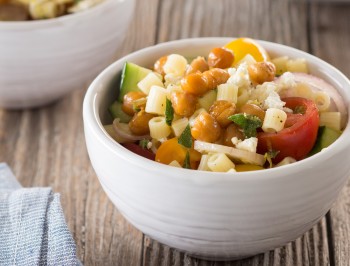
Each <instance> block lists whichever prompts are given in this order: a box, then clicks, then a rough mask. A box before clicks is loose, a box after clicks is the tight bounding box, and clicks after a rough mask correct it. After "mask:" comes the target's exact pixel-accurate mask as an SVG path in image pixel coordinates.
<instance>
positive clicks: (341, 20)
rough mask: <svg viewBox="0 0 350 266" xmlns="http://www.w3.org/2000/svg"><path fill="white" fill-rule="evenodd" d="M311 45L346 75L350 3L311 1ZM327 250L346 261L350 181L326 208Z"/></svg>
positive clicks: (348, 257)
mask: <svg viewBox="0 0 350 266" xmlns="http://www.w3.org/2000/svg"><path fill="white" fill-rule="evenodd" d="M311 17H312V20H311V32H312V33H313V34H312V38H311V44H312V48H313V52H314V54H315V55H317V56H319V57H320V58H322V59H324V60H325V61H327V62H329V63H330V64H332V65H334V66H335V67H337V68H338V69H339V70H340V71H342V72H343V73H344V74H345V75H346V76H347V77H350V65H349V62H350V50H349V47H350V20H349V18H350V5H349V4H348V3H347V4H346V3H345V4H340V3H338V4H336V5H335V4H329V3H328V4H327V3H323V4H312V6H311ZM329 218H330V219H329V220H330V225H329V226H330V228H331V232H330V233H332V234H331V238H332V240H333V241H332V245H331V253H333V254H332V257H333V260H334V264H335V265H349V263H350V181H349V182H348V183H347V184H346V187H345V188H344V189H343V190H342V193H341V194H340V196H339V197H338V200H337V201H336V203H335V204H334V206H333V208H332V209H331V211H330V217H329Z"/></svg>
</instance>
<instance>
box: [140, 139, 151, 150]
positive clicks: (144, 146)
mask: <svg viewBox="0 0 350 266" xmlns="http://www.w3.org/2000/svg"><path fill="white" fill-rule="evenodd" d="M149 142H150V141H149V140H148V139H141V140H140V142H139V146H140V147H141V148H142V149H144V150H148V147H147V146H148V143H149Z"/></svg>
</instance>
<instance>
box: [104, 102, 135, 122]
mask: <svg viewBox="0 0 350 266" xmlns="http://www.w3.org/2000/svg"><path fill="white" fill-rule="evenodd" d="M108 110H109V112H110V114H111V115H112V117H113V119H114V118H119V119H120V122H122V123H129V121H130V120H131V118H132V117H131V116H129V115H127V114H126V113H124V112H123V110H122V103H120V102H118V101H115V102H114V103H112V104H111V105H110V106H109V108H108Z"/></svg>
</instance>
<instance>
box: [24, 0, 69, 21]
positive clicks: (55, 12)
mask: <svg viewBox="0 0 350 266" xmlns="http://www.w3.org/2000/svg"><path fill="white" fill-rule="evenodd" d="M61 9H62V8H60V5H58V4H57V3H55V2H53V1H39V0H35V1H31V2H30V3H29V13H30V15H31V17H32V18H33V19H44V18H55V17H58V16H60V15H63V12H64V9H63V10H61Z"/></svg>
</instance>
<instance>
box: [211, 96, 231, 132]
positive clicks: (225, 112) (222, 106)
mask: <svg viewBox="0 0 350 266" xmlns="http://www.w3.org/2000/svg"><path fill="white" fill-rule="evenodd" d="M235 111H236V105H235V104H234V103H230V102H229V101H225V100H218V101H215V102H214V103H213V104H212V106H210V109H209V113H210V114H211V115H212V116H213V117H214V118H215V119H216V121H218V123H219V125H220V126H221V127H222V128H225V127H227V126H228V125H229V124H230V123H231V120H229V119H228V117H229V116H231V115H233V114H234V113H235Z"/></svg>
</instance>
